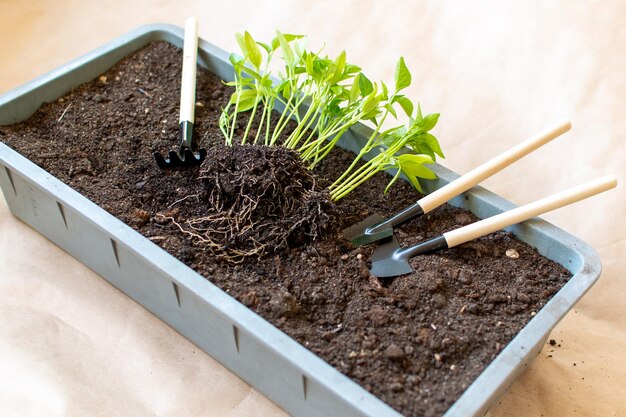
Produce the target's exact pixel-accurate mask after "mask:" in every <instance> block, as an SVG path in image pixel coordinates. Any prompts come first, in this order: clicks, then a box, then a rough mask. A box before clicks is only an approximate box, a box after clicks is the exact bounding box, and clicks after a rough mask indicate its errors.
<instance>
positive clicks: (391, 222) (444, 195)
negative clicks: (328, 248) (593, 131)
mask: <svg viewBox="0 0 626 417" xmlns="http://www.w3.org/2000/svg"><path fill="white" fill-rule="evenodd" d="M571 127H572V125H571V123H570V122H569V121H567V120H564V121H561V122H559V123H556V124H555V125H554V126H551V127H550V128H548V129H546V130H544V131H542V132H539V133H538V134H536V135H535V136H532V137H531V138H529V139H527V140H525V141H524V142H522V143H520V144H518V145H517V146H515V147H513V148H511V149H509V150H508V151H506V152H504V153H502V154H500V155H498V156H496V157H495V158H493V159H491V160H489V161H487V162H485V163H484V164H482V165H481V166H479V167H477V168H474V169H473V170H471V171H470V172H468V173H467V174H465V175H463V176H461V177H459V178H457V179H456V180H454V181H452V182H450V183H449V184H447V185H445V186H444V187H441V188H440V189H438V190H437V191H434V192H433V193H431V194H429V195H427V196H425V197H423V198H421V199H420V200H419V201H417V203H415V204H413V205H412V206H410V207H408V208H406V209H404V210H402V211H401V212H399V213H398V214H396V215H394V216H393V217H391V218H390V219H385V218H384V217H383V216H381V215H379V214H374V215H372V216H370V217H368V218H366V219H365V220H363V221H361V222H359V223H357V224H354V225H352V226H350V227H348V228H347V229H345V230H344V231H343V236H344V237H345V238H346V239H348V240H349V241H350V242H352V244H353V245H354V246H362V245H366V244H368V243H372V242H376V241H378V240H381V239H384V238H388V237H389V236H391V235H393V228H394V227H396V226H399V225H401V224H402V223H404V222H405V221H407V220H410V219H412V218H413V217H416V216H419V215H421V214H426V213H428V212H430V211H432V210H434V209H436V208H437V207H439V206H440V205H442V204H443V203H445V202H446V201H448V200H450V199H451V198H453V197H456V196H457V195H459V194H461V193H462V192H464V191H467V190H469V189H470V188H472V187H473V186H475V185H477V184H478V183H480V182H481V181H482V180H484V179H485V178H489V177H490V176H492V175H493V174H495V173H496V172H499V171H501V170H502V169H504V168H506V167H508V166H509V165H511V164H512V163H513V162H515V161H517V160H519V159H521V158H522V157H524V156H526V155H528V154H529V153H531V152H532V151H534V150H536V149H538V148H539V147H541V146H543V145H545V144H546V143H548V142H550V141H551V140H553V139H555V138H557V137H559V136H561V135H562V134H563V133H565V132H567V131H568V130H570V129H571Z"/></svg>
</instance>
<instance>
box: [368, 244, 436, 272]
mask: <svg viewBox="0 0 626 417" xmlns="http://www.w3.org/2000/svg"><path fill="white" fill-rule="evenodd" d="M447 248H448V242H447V241H446V238H445V236H443V235H442V236H438V237H435V238H433V239H429V240H426V241H424V242H420V243H418V244H417V245H414V246H410V247H408V248H404V249H403V248H401V247H400V242H398V239H396V237H395V235H392V236H391V238H390V239H389V240H388V241H386V242H385V243H383V244H382V245H380V246H379V247H378V248H376V250H375V251H374V253H372V258H371V261H372V267H371V268H370V272H371V273H372V274H373V275H375V276H377V277H379V278H391V277H397V276H400V275H406V274H410V273H411V272H413V268H411V265H410V264H409V260H410V259H411V258H412V257H414V256H418V255H423V254H426V253H431V252H435V251H438V250H442V249H447Z"/></svg>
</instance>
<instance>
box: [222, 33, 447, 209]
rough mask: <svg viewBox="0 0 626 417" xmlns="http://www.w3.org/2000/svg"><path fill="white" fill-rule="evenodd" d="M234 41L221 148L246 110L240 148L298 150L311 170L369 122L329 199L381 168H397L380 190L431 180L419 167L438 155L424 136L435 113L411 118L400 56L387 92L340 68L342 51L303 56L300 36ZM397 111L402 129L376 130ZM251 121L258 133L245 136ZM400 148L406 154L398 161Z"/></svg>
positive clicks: (354, 70) (356, 70)
mask: <svg viewBox="0 0 626 417" xmlns="http://www.w3.org/2000/svg"><path fill="white" fill-rule="evenodd" d="M236 38H237V42H238V44H239V48H240V49H241V52H242V56H238V55H235V54H231V56H230V62H231V63H232V65H233V68H234V81H232V82H229V83H226V84H227V85H229V86H232V87H234V89H235V91H234V92H233V94H232V96H231V98H230V101H229V103H228V105H227V106H226V108H224V109H223V110H222V114H221V117H220V129H221V130H222V132H223V134H224V137H225V139H226V144H227V145H232V144H233V140H234V137H235V130H236V126H237V116H238V114H240V113H243V112H249V117H248V122H247V124H246V127H245V129H244V133H243V136H242V137H241V143H242V144H245V143H248V142H251V143H254V144H264V145H266V146H275V145H277V144H278V143H280V144H281V145H282V146H285V147H287V148H289V149H293V150H296V151H298V152H299V154H300V157H301V159H302V160H304V161H305V162H307V163H308V165H309V168H311V169H312V168H314V167H315V166H316V165H317V164H318V163H319V162H320V161H322V160H323V159H324V158H325V157H326V156H327V155H328V154H329V153H330V151H332V149H333V148H334V146H335V145H336V144H337V142H338V141H339V139H340V138H341V137H342V135H343V134H344V133H345V132H346V131H347V130H348V129H349V128H350V127H352V126H353V125H355V124H356V123H358V122H369V123H371V124H372V125H373V126H374V127H375V128H374V130H373V132H372V134H371V136H370V137H369V139H368V141H367V143H366V144H365V145H364V146H363V147H362V148H361V150H360V152H359V154H358V155H357V156H356V158H355V159H354V161H353V162H352V164H351V165H350V166H349V167H348V169H347V170H346V171H345V172H344V173H343V174H342V175H341V176H340V177H339V178H338V179H337V180H336V181H335V182H334V183H333V184H332V185H331V186H330V195H331V199H333V200H334V201H337V200H339V199H341V198H343V197H345V196H346V195H347V194H349V193H350V192H351V191H353V190H354V189H355V188H356V187H358V186H359V185H361V184H362V183H363V182H365V181H367V180H368V179H369V178H371V177H372V176H373V175H374V174H376V173H377V172H380V171H383V170H389V169H396V170H397V173H396V175H395V176H394V177H393V178H392V180H391V182H390V184H389V186H388V187H387V189H389V187H390V186H391V185H392V184H393V183H394V182H395V181H396V180H397V179H398V178H399V175H400V174H401V173H404V174H405V176H406V177H407V178H408V179H409V181H410V182H411V183H412V184H413V185H414V186H415V188H417V189H418V190H420V191H421V186H420V183H419V180H418V178H427V179H430V178H435V174H434V173H433V172H432V171H431V170H430V169H428V168H427V167H425V166H424V165H425V164H429V163H433V162H434V161H435V157H436V155H438V156H440V157H443V153H442V151H441V148H440V146H439V143H438V141H437V139H436V138H435V137H434V136H433V135H432V134H430V133H429V131H430V130H431V129H432V128H433V127H434V126H435V124H436V123H437V120H438V117H439V115H438V114H429V115H427V116H425V117H424V116H422V113H421V109H420V107H419V105H418V106H417V109H415V115H413V112H414V105H413V103H412V101H411V100H410V99H409V98H408V97H406V96H405V95H404V94H401V91H402V90H404V89H405V88H407V87H408V86H410V84H411V73H410V72H409V70H408V68H407V66H406V64H405V62H404V59H403V58H400V60H399V61H398V63H397V65H396V73H395V80H394V81H395V82H394V88H393V90H392V91H389V89H388V88H387V86H386V85H385V83H383V82H380V83H375V82H374V83H373V82H372V81H370V80H369V79H368V78H367V77H366V76H365V74H364V73H363V72H362V71H361V68H360V67H358V66H356V65H353V64H350V63H349V62H347V60H346V53H345V51H342V52H341V53H340V54H339V55H338V56H337V57H335V58H334V59H333V58H330V57H328V56H326V55H322V52H321V51H318V52H314V51H310V50H306V49H305V47H304V42H303V41H304V37H303V36H302V35H291V34H282V33H281V32H277V33H276V37H275V38H274V39H273V40H272V41H271V42H270V43H262V42H257V41H255V40H254V38H253V37H252V35H250V34H249V33H248V32H245V33H244V34H243V35H242V34H237V35H236ZM277 51H280V55H281V58H282V63H281V64H282V69H283V71H284V72H281V74H280V75H279V79H278V82H273V79H272V77H271V72H270V66H271V63H272V61H273V59H274V58H275V56H276V55H277ZM277 106H280V107H282V109H283V110H282V112H281V113H280V116H279V118H278V121H277V122H275V123H272V122H271V117H270V116H271V113H272V111H273V110H274V108H275V107H277ZM400 109H401V110H403V111H404V113H406V115H407V116H408V117H409V122H408V124H407V125H406V126H403V125H399V126H395V127H391V128H388V129H385V130H381V129H382V126H383V124H384V123H385V121H386V119H387V118H388V117H389V116H390V115H391V116H392V117H393V118H394V119H397V118H398V111H399V110H400ZM255 120H257V121H258V128H257V129H256V132H255V133H254V134H253V135H252V132H253V130H252V125H253V123H254V121H255ZM291 120H293V121H295V122H296V127H295V129H294V130H293V131H292V132H291V133H290V134H289V135H288V136H287V137H284V136H285V135H284V134H283V133H284V131H285V128H286V127H287V125H288V123H289V121H291ZM406 148H408V149H410V150H412V151H413V153H410V154H404V155H399V156H398V155H397V154H398V152H399V151H401V150H403V149H406ZM376 150H378V154H377V155H375V156H374V157H373V158H372V159H370V160H369V161H367V162H365V163H363V164H362V165H361V166H358V165H359V162H360V161H362V160H363V159H364V157H365V156H366V155H368V154H370V153H371V152H372V151H374V152H375V151H376ZM357 166H358V168H357ZM387 189H386V190H385V191H387Z"/></svg>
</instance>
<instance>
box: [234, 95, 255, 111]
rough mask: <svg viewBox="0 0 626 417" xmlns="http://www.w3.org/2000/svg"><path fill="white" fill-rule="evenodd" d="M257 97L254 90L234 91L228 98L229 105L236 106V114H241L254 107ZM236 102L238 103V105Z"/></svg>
mask: <svg viewBox="0 0 626 417" xmlns="http://www.w3.org/2000/svg"><path fill="white" fill-rule="evenodd" d="M257 96H258V94H257V92H256V90H251V89H247V90H239V91H235V92H234V93H233V95H232V96H230V104H236V105H237V113H241V112H244V111H247V110H250V109H251V108H252V107H254V105H255V104H256V102H257ZM237 101H239V103H238V104H237Z"/></svg>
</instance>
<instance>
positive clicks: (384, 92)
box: [380, 81, 389, 100]
mask: <svg viewBox="0 0 626 417" xmlns="http://www.w3.org/2000/svg"><path fill="white" fill-rule="evenodd" d="M380 86H381V91H380V94H381V95H382V96H383V100H387V96H389V90H388V89H387V84H385V83H384V82H383V81H381V82H380Z"/></svg>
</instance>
